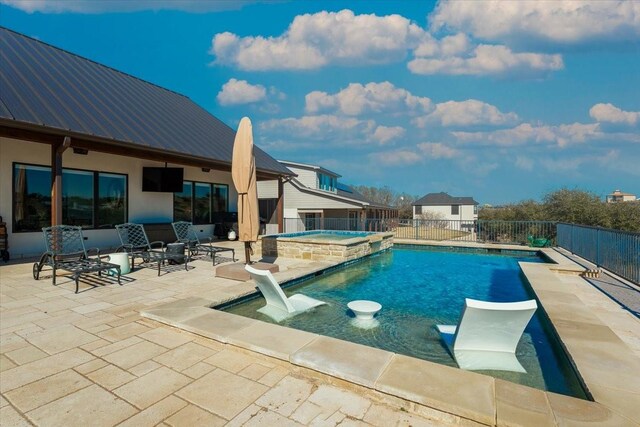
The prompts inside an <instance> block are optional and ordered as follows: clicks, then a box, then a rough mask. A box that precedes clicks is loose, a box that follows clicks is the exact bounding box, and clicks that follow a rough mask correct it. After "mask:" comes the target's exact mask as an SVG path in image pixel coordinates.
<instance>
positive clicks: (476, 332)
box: [436, 298, 538, 372]
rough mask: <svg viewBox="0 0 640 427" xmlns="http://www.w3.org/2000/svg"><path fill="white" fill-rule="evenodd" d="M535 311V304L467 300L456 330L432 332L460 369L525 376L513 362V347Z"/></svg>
mask: <svg viewBox="0 0 640 427" xmlns="http://www.w3.org/2000/svg"><path fill="white" fill-rule="evenodd" d="M537 308H538V305H537V304H536V301H535V300H529V301H520V302H507V303H500V302H486V301H478V300H473V299H469V298H467V299H465V305H464V309H463V310H462V317H461V319H460V324H459V325H458V326H457V327H456V326H455V325H437V326H436V328H438V331H440V336H441V337H442V339H443V340H444V342H445V343H446V344H447V347H448V348H449V351H450V352H451V353H453V357H454V358H455V359H456V362H457V363H458V366H460V368H462V369H468V370H480V369H482V370H484V369H486V370H497V371H514V372H526V370H525V369H524V367H523V366H522V365H521V364H520V362H518V359H517V358H516V346H517V345H518V341H520V337H521V336H522V333H523V332H524V328H525V327H526V326H527V324H528V323H529V320H531V317H532V316H533V313H534V312H535V311H536V309H537Z"/></svg>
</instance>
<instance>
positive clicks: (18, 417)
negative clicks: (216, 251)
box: [0, 260, 464, 427]
mask: <svg viewBox="0 0 640 427" xmlns="http://www.w3.org/2000/svg"><path fill="white" fill-rule="evenodd" d="M279 264H280V265H281V268H282V270H283V273H282V274H283V276H285V277H286V276H287V275H290V276H300V275H302V274H303V273H305V272H311V271H314V270H317V269H320V268H325V267H326V266H327V265H328V264H326V263H324V264H323V263H310V262H304V261H295V262H292V261H286V260H282V262H279ZM168 270H170V272H167V270H163V274H162V275H161V276H160V277H158V276H156V270H155V269H154V268H142V269H137V270H136V271H135V272H133V273H132V274H130V275H128V276H126V277H123V286H118V284H117V283H116V282H115V281H114V280H113V279H112V278H104V279H97V277H91V278H89V279H86V280H83V281H82V282H81V287H80V293H78V294H74V285H73V283H72V281H71V280H70V279H68V278H63V277H60V278H59V282H58V283H59V285H58V286H57V287H54V286H52V284H51V279H50V277H46V276H47V274H44V276H45V277H44V278H42V279H41V280H39V281H35V280H33V278H32V277H31V263H26V262H22V263H13V264H8V265H2V266H0V392H1V397H0V425H2V426H3V427H9V426H22V425H34V424H35V425H43V426H47V425H50V426H74V425H91V426H112V425H129V426H147V425H148V426H152V425H168V426H192V425H207V426H217V425H231V426H240V425H247V426H253V425H268V426H271V425H278V426H286V425H291V426H299V425H317V426H333V425H343V426H347V425H362V426H364V425H375V426H381V425H384V426H387V425H398V426H401V425H402V426H408V425H413V426H434V425H460V423H463V424H464V420H462V419H460V418H458V417H453V416H451V415H449V414H446V413H440V412H438V411H433V410H428V409H426V408H425V409H423V410H422V412H420V411H419V410H417V409H416V408H415V407H414V406H415V405H411V404H409V403H408V402H404V401H401V400H399V399H392V398H388V397H385V396H384V395H382V394H375V393H371V394H367V395H362V394H361V393H359V392H356V391H354V389H353V388H351V387H350V386H349V384H348V383H346V382H340V381H337V380H336V381H332V380H330V379H327V378H324V377H322V376H318V375H315V374H314V373H313V372H307V371H305V370H301V369H299V368H297V367H295V366H293V365H291V364H289V363H286V362H284V361H281V360H279V359H277V358H272V357H267V356H263V355H259V354H257V353H251V352H248V351H245V350H241V349H239V348H237V347H234V346H233V345H230V344H224V343H220V342H217V341H214V340H211V339H208V338H205V337H202V336H198V335H195V334H192V333H189V332H186V331H182V330H178V329H174V328H171V327H169V326H166V325H163V324H160V323H157V322H155V321H153V320H149V319H143V318H142V317H140V314H139V312H140V311H141V310H144V309H148V308H151V307H154V306H157V305H159V304H163V303H169V302H176V301H180V300H184V299H185V298H192V300H197V298H201V297H205V298H206V296H207V295H208V294H209V293H211V292H215V293H216V295H221V294H222V295H228V296H229V298H231V297H233V296H235V295H237V294H238V293H247V292H251V291H252V290H253V286H251V285H249V284H244V283H239V282H234V281H230V280H226V279H219V278H215V277H213V274H212V273H213V269H212V267H211V263H210V261H207V260H197V261H194V262H193V269H190V271H184V270H183V269H182V267H178V266H175V267H170V268H169V269H168ZM89 282H90V283H98V284H100V286H98V287H95V288H94V287H92V286H90V285H89V284H88V283H89ZM238 339H242V336H239V337H238Z"/></svg>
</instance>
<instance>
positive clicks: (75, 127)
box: [0, 27, 293, 175]
mask: <svg viewBox="0 0 640 427" xmlns="http://www.w3.org/2000/svg"><path fill="white" fill-rule="evenodd" d="M0 118H2V119H8V120H11V121H15V122H22V123H25V124H29V125H35V126H38V127H42V128H43V131H44V130H46V128H49V129H56V130H64V131H71V132H74V133H80V134H83V135H87V136H92V137H98V138H105V139H108V140H113V141H117V142H124V143H128V144H129V145H132V146H137V147H139V148H151V149H159V150H163V151H166V152H173V153H175V154H182V155H188V156H192V157H197V158H202V159H205V160H211V161H214V162H223V163H228V164H231V158H232V152H233V141H234V138H235V131H234V130H233V129H231V128H230V127H229V126H227V125H226V124H224V123H223V122H221V121H220V120H218V119H217V118H216V117H214V116H212V115H211V114H209V113H208V112H207V111H205V110H204V109H203V108H201V107H200V106H198V105H197V104H196V103H194V102H193V101H191V100H190V99H189V98H187V97H186V96H184V95H180V94H178V93H176V92H172V91H170V90H167V89H164V88H162V87H160V86H156V85H154V84H152V83H149V82H146V81H144V80H141V79H138V78H136V77H133V76H130V75H128V74H125V73H123V72H120V71H118V70H115V69H113V68H109V67H107V66H104V65H101V64H98V63H96V62H94V61H91V60H89V59H86V58H83V57H80V56H78V55H75V54H72V53H69V52H67V51H64V50H62V49H59V48H56V47H54V46H51V45H48V44H46V43H43V42H40V41H38V40H34V39H32V38H29V37H27V36H24V35H22V34H19V33H16V32H13V31H11V30H8V29H6V28H2V27H0ZM254 152H255V157H256V168H257V169H258V171H264V172H269V173H272V174H277V175H293V174H292V173H291V171H290V170H288V169H287V168H286V167H285V166H283V165H281V164H280V163H279V162H278V161H277V160H275V159H274V158H273V157H271V156H269V155H268V154H267V153H265V152H264V151H262V150H261V149H260V148H258V147H255V150H254Z"/></svg>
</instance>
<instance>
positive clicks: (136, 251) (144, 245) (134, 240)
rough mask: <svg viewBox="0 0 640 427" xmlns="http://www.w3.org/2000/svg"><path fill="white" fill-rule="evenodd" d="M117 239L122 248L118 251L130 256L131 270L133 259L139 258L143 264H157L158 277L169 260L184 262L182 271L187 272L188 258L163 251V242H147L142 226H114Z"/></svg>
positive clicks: (132, 224) (127, 224)
mask: <svg viewBox="0 0 640 427" xmlns="http://www.w3.org/2000/svg"><path fill="white" fill-rule="evenodd" d="M116 230H117V231H118V237H120V242H121V243H122V246H120V247H119V248H118V250H119V251H124V252H127V253H128V254H129V255H130V256H131V269H132V270H133V267H134V261H135V258H141V259H142V260H143V261H144V262H157V264H158V276H159V275H160V267H161V265H162V264H164V262H165V261H168V260H171V261H176V262H184V269H185V270H188V263H189V256H187V255H185V254H184V253H183V254H179V253H170V252H166V251H165V245H164V242H160V241H157V242H149V238H148V237H147V233H146V232H145V231H144V227H143V226H142V224H134V223H131V222H128V223H126V224H118V225H116Z"/></svg>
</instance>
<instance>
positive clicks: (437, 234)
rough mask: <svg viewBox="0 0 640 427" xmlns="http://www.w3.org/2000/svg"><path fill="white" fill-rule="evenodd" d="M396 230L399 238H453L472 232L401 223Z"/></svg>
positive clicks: (395, 233)
mask: <svg viewBox="0 0 640 427" xmlns="http://www.w3.org/2000/svg"><path fill="white" fill-rule="evenodd" d="M393 232H394V237H397V238H399V239H402V238H406V239H416V238H417V239H421V240H437V241H443V240H453V239H458V238H460V237H464V236H468V235H470V234H471V233H470V232H468V231H460V230H450V229H448V228H438V227H412V226H406V225H399V226H398V227H397V228H396V229H395V230H393Z"/></svg>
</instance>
